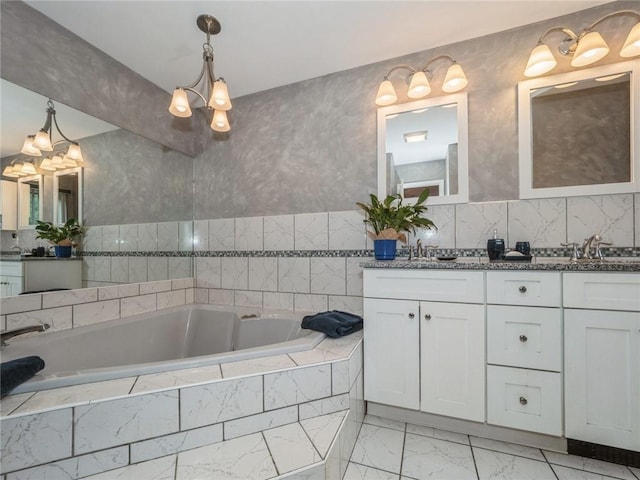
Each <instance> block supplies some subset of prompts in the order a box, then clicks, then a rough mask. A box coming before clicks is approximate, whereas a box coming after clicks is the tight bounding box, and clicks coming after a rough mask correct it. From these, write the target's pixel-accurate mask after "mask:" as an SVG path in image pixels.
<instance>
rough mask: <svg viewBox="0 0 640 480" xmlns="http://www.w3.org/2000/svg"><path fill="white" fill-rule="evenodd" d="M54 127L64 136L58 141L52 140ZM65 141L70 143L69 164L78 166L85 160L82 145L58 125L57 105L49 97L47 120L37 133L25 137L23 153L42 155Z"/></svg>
mask: <svg viewBox="0 0 640 480" xmlns="http://www.w3.org/2000/svg"><path fill="white" fill-rule="evenodd" d="M53 127H55V129H56V130H57V132H58V135H60V136H61V137H62V138H61V139H60V140H58V141H56V142H53V141H52V138H53V131H54V130H53ZM63 143H69V148H68V149H67V152H66V153H65V154H64V158H65V159H66V162H67V164H68V166H71V163H73V166H74V167H77V166H78V163H77V162H82V161H83V160H84V159H83V158H82V151H81V150H80V145H78V142H75V141H73V140H71V139H70V138H68V137H67V136H66V135H65V134H64V133H62V130H60V126H59V125H58V120H57V119H56V110H55V106H54V104H53V101H51V99H49V101H48V102H47V119H46V120H45V122H44V125H43V126H42V128H41V129H40V130H39V131H38V133H36V134H35V135H27V138H25V140H24V144H23V145H22V150H21V153H24V154H25V155H31V156H33V157H41V156H42V152H52V151H53V150H54V148H56V147H58V145H60V144H63ZM34 173H35V172H34Z"/></svg>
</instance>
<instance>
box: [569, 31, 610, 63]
mask: <svg viewBox="0 0 640 480" xmlns="http://www.w3.org/2000/svg"><path fill="white" fill-rule="evenodd" d="M607 53H609V46H608V45H607V42H605V41H604V38H602V35H600V34H599V33H598V32H589V33H587V34H586V35H585V36H583V37H582V38H581V39H580V40H579V42H578V47H577V48H576V53H575V54H574V55H573V58H572V59H571V66H572V67H584V66H586V65H591V64H592V63H595V62H597V61H598V60H600V59H601V58H602V57H604V56H605V55H606V54H607Z"/></svg>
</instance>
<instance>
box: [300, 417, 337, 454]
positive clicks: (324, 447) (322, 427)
mask: <svg viewBox="0 0 640 480" xmlns="http://www.w3.org/2000/svg"><path fill="white" fill-rule="evenodd" d="M346 413H347V412H346V411H343V412H337V413H331V414H329V415H322V416H320V417H314V418H309V419H307V420H301V421H300V425H302V428H304V430H305V432H306V433H307V435H308V436H309V438H310V439H311V441H312V442H313V444H314V446H315V447H316V449H317V450H318V452H319V453H320V455H321V456H322V458H326V456H327V453H328V452H329V447H330V446H331V443H332V442H333V439H334V438H335V436H336V434H337V433H338V430H339V429H340V425H342V422H343V420H344V417H345V415H346Z"/></svg>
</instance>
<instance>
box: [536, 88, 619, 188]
mask: <svg viewBox="0 0 640 480" xmlns="http://www.w3.org/2000/svg"><path fill="white" fill-rule="evenodd" d="M629 101H630V98H629V82H623V83H615V84H613V85H606V84H605V85H600V86H598V87H595V88H588V89H584V90H578V91H575V92H562V91H560V93H556V94H553V95H544V96H541V97H538V98H534V99H533V100H532V114H531V120H532V124H533V138H532V143H533V149H532V151H533V159H534V167H535V168H534V169H533V186H534V187H535V188H538V187H562V186H566V185H593V184H594V183H617V182H628V181H630V179H631V177H630V174H631V166H630V164H629V158H630V156H631V151H630V150H631V149H630V140H631V139H630V126H629V125H630V114H629Z"/></svg>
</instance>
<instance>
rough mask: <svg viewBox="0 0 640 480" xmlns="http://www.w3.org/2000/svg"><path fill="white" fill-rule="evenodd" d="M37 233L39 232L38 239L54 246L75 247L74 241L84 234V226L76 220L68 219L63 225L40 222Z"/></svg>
mask: <svg viewBox="0 0 640 480" xmlns="http://www.w3.org/2000/svg"><path fill="white" fill-rule="evenodd" d="M36 232H38V235H37V236H36V239H38V238H42V239H43V240H47V241H48V242H50V243H52V244H54V245H60V246H71V245H73V244H74V241H75V240H76V239H78V238H80V237H81V236H82V235H83V233H84V231H83V229H82V225H80V224H79V223H78V221H77V220H76V219H75V218H70V219H68V220H67V221H66V222H65V223H64V224H63V225H54V224H53V223H51V222H43V221H42V220H38V224H37V225H36Z"/></svg>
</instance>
